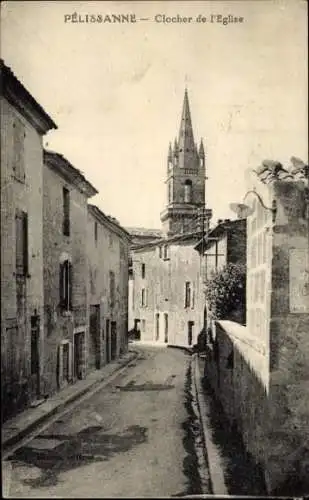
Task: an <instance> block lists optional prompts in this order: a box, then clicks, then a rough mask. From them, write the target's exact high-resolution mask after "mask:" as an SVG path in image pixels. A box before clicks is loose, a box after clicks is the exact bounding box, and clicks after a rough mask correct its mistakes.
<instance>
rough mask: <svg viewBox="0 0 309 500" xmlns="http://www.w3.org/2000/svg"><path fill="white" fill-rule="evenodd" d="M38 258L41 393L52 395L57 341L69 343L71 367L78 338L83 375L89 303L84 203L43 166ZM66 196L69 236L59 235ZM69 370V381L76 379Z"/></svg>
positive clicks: (55, 385) (55, 386) (56, 373)
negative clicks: (65, 269) (67, 306)
mask: <svg viewBox="0 0 309 500" xmlns="http://www.w3.org/2000/svg"><path fill="white" fill-rule="evenodd" d="M43 179H44V202H43V254H44V304H45V322H44V327H45V352H44V392H45V393H48V394H52V393H53V392H55V391H56V390H57V389H59V349H60V346H61V345H62V344H61V343H62V342H63V341H68V342H69V343H70V349H71V351H72V356H71V361H70V363H72V365H73V355H74V351H73V346H74V335H75V334H76V333H81V332H84V346H83V351H84V352H83V359H84V361H83V364H84V366H83V376H85V374H86V353H87V349H88V325H89V298H88V290H87V277H88V274H87V264H88V263H87V248H86V242H87V197H86V196H85V195H84V194H82V193H81V192H80V191H79V190H78V189H76V188H75V187H73V186H72V185H70V183H69V182H66V181H65V180H64V179H63V178H62V176H60V175H59V174H58V173H57V172H55V171H54V170H53V169H51V168H50V167H49V166H47V165H46V164H45V165H44V175H43ZM63 187H66V188H68V189H69V191H70V226H71V228H70V235H69V236H66V235H64V234H63V230H62V227H63V226H62V224H63V200H62V189H63ZM67 259H68V260H69V261H70V262H71V264H72V272H73V278H72V283H73V287H72V305H73V309H72V311H71V312H65V311H62V310H61V308H60V307H59V303H60V290H59V286H60V281H59V272H60V264H61V263H62V262H64V261H65V260H67ZM71 368H72V378H74V377H76V376H77V374H76V373H74V369H73V366H72V367H71Z"/></svg>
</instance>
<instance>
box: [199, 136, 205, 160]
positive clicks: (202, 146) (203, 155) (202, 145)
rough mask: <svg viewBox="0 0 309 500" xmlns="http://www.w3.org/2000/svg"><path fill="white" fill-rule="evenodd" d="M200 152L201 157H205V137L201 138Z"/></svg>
mask: <svg viewBox="0 0 309 500" xmlns="http://www.w3.org/2000/svg"><path fill="white" fill-rule="evenodd" d="M198 154H199V157H200V158H205V150H204V144H203V139H201V143H200V148H199V151H198Z"/></svg>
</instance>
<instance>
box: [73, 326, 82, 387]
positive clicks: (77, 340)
mask: <svg viewBox="0 0 309 500" xmlns="http://www.w3.org/2000/svg"><path fill="white" fill-rule="evenodd" d="M84 335H85V334H84V332H79V333H75V334H74V374H75V377H76V378H78V379H82V378H83V348H84Z"/></svg>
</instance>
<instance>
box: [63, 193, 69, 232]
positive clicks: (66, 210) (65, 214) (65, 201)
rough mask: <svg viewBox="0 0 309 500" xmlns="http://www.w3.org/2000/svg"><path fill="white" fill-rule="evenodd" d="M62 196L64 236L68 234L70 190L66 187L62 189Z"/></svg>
mask: <svg viewBox="0 0 309 500" xmlns="http://www.w3.org/2000/svg"><path fill="white" fill-rule="evenodd" d="M62 196H63V228H62V232H63V234H64V235H65V236H70V191H69V190H68V189H67V188H65V187H64V188H63V189H62Z"/></svg>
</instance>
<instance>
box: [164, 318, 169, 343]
mask: <svg viewBox="0 0 309 500" xmlns="http://www.w3.org/2000/svg"><path fill="white" fill-rule="evenodd" d="M164 342H165V343H167V342H168V314H167V313H164Z"/></svg>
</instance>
